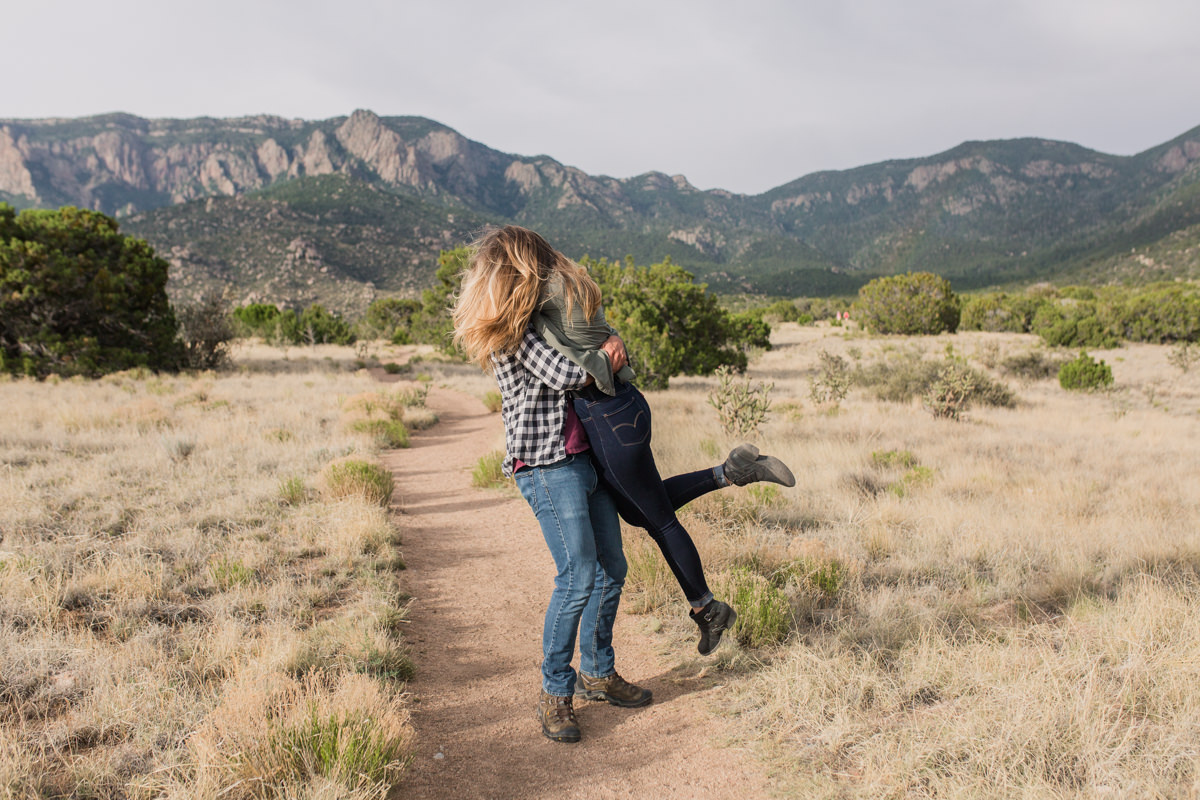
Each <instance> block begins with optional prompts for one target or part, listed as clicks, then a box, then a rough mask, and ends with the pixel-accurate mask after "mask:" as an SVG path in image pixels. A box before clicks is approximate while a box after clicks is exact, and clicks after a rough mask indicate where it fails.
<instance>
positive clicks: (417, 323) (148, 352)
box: [0, 203, 770, 388]
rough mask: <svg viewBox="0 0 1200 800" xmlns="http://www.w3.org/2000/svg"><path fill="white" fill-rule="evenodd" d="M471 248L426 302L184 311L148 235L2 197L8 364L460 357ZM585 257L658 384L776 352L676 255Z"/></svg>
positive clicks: (441, 276)
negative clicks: (455, 316) (361, 343)
mask: <svg viewBox="0 0 1200 800" xmlns="http://www.w3.org/2000/svg"><path fill="white" fill-rule="evenodd" d="M468 256H469V254H468V251H467V249H466V248H465V247H460V248H457V249H455V250H450V251H445V252H443V253H442V254H441V256H440V257H439V259H438V266H437V270H436V272H435V275H434V284H433V286H431V287H430V288H428V289H426V290H425V291H424V292H423V293H422V296H421V297H420V298H419V299H417V298H384V299H380V300H377V301H375V302H374V303H372V304H371V306H370V307H369V308H368V309H367V311H366V313H365V314H363V316H362V317H361V318H360V319H357V320H353V321H351V320H348V319H346V318H345V317H343V316H342V315H341V314H338V313H336V312H334V311H331V310H329V309H326V308H325V307H324V306H322V305H319V304H313V305H310V306H308V307H307V308H302V309H288V308H279V307H277V306H275V305H271V304H266V303H251V304H247V305H244V306H240V307H236V308H231V307H229V306H228V305H227V304H226V303H225V302H224V300H223V299H222V298H221V297H220V296H219V295H210V296H208V297H206V298H204V299H203V300H201V301H200V302H198V303H194V304H192V305H183V306H172V304H171V303H170V302H169V300H168V298H167V294H166V285H167V277H168V268H169V265H168V264H167V262H166V261H164V260H163V259H162V258H159V257H158V256H157V255H155V253H154V251H153V248H151V247H150V245H148V244H147V243H146V242H145V241H143V240H141V239H136V238H133V237H129V236H125V235H122V234H121V233H120V231H119V227H118V224H117V222H116V220H114V219H112V218H111V217H108V216H106V215H104V214H101V213H99V212H96V211H88V210H84V209H78V208H72V207H64V208H61V209H57V210H26V211H22V212H20V213H19V214H18V213H16V212H15V211H14V210H13V209H12V208H11V207H10V206H8V205H5V204H2V203H0V373H9V374H14V375H26V376H31V377H37V378H44V377H47V376H49V375H63V376H69V375H84V376H97V375H102V374H105V373H108V372H113V371H119V370H124V369H129V368H133V367H145V368H149V369H154V370H179V369H185V368H199V369H206V368H212V367H217V366H220V364H221V363H222V362H223V361H224V360H225V359H226V357H227V355H228V349H229V343H230V341H231V340H233V339H234V338H235V337H238V336H260V337H262V338H264V339H265V340H267V341H268V342H271V343H274V344H279V345H304V344H309V345H315V344H326V343H329V344H351V343H353V342H355V341H356V340H357V339H371V340H377V339H386V340H389V341H391V342H394V343H397V344H409V343H423V344H431V345H435V346H437V347H439V348H441V349H443V350H445V351H447V352H453V349H452V348H453V345H452V343H451V327H452V324H451V320H450V306H451V304H452V303H453V300H454V297H455V295H456V293H457V291H458V288H459V284H460V281H461V278H462V272H463V270H464V268H465V267H466V264H467V259H468ZM583 262H584V264H585V266H587V267H588V269H589V270H590V271H591V273H592V275H593V276H594V277H595V278H596V280H597V282H598V283H599V284H600V286H601V289H602V291H603V294H604V299H605V305H606V309H607V313H608V318H609V321H610V323H611V324H612V325H613V326H614V327H616V328H617V329H618V330H620V331H621V333H622V337H623V338H624V339H625V342H626V347H627V348H628V350H629V353H630V357H631V359H632V360H633V362H634V363H635V364H636V365H637V369H638V371H639V373H640V375H641V383H642V385H643V386H645V387H647V388H663V387H665V386H666V385H667V381H668V380H669V379H670V377H672V376H673V375H678V374H681V373H687V374H710V373H711V372H713V371H714V370H715V369H717V367H720V366H723V365H726V366H731V367H733V368H734V369H738V370H744V369H745V367H746V363H747V352H748V351H749V350H751V349H752V348H768V347H770V343H769V341H768V337H769V335H770V326H769V324H768V323H766V322H765V321H764V320H763V318H762V314H761V313H756V312H745V313H734V312H730V311H727V310H725V309H724V308H722V307H721V305H720V303H719V301H718V299H717V297H716V296H715V295H713V294H711V293H709V292H708V291H707V287H706V286H705V285H704V284H702V283H696V282H695V280H694V278H693V276H692V275H691V273H688V272H687V271H685V270H683V269H682V268H680V267H678V266H676V265H675V264H672V263H671V262H670V260H669V259H668V260H665V261H663V262H661V263H658V264H651V265H649V266H638V265H636V264H635V263H633V261H632V259H627V260H626V261H624V262H621V263H610V262H608V261H606V260H599V261H597V260H592V259H586V258H585V259H584V260H583Z"/></svg>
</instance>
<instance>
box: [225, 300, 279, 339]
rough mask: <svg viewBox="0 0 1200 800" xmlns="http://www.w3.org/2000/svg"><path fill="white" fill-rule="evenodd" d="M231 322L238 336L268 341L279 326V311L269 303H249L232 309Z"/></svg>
mask: <svg viewBox="0 0 1200 800" xmlns="http://www.w3.org/2000/svg"><path fill="white" fill-rule="evenodd" d="M233 320H234V325H235V327H236V328H237V329H238V331H237V332H238V334H239V335H240V336H261V337H263V338H264V339H270V338H271V337H272V336H273V335H274V333H275V326H276V325H278V324H279V309H278V308H276V307H275V306H273V305H270V304H269V303H250V304H249V305H245V306H241V307H240V308H235V309H233Z"/></svg>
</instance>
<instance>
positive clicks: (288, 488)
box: [279, 477, 307, 506]
mask: <svg viewBox="0 0 1200 800" xmlns="http://www.w3.org/2000/svg"><path fill="white" fill-rule="evenodd" d="M306 496H307V492H306V491H305V489H304V481H302V480H300V479H299V478H296V477H291V478H285V479H283V480H282V481H280V482H279V500H280V502H282V503H283V504H284V505H289V506H298V505H300V504H301V503H303V502H304V500H305V497H306Z"/></svg>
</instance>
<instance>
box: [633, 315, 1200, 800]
mask: <svg viewBox="0 0 1200 800" xmlns="http://www.w3.org/2000/svg"><path fill="white" fill-rule="evenodd" d="M775 340H776V342H777V347H776V349H775V350H773V351H771V352H769V353H766V354H764V355H763V356H762V357H761V358H760V359H759V360H758V361H757V362H756V363H755V364H754V365H753V366H752V368H751V370H750V373H749V376H750V377H751V379H756V380H763V381H771V382H774V385H775V388H774V390H773V393H772V399H773V401H774V403H775V408H776V409H781V408H782V410H781V411H779V412H776V413H772V414H771V416H770V417H769V418H768V422H767V423H766V425H765V426H764V428H763V434H762V439H761V441H760V442H759V444H760V445H761V446H762V448H763V450H764V451H765V452H771V453H774V454H775V455H778V456H780V457H781V458H783V459H784V460H785V461H786V462H787V463H788V464H789V465H790V466H791V467H792V469H793V470H794V471H795V473H796V477H797V486H796V487H794V488H791V489H782V490H780V491H778V492H767V493H763V492H761V491H759V492H758V493H755V492H752V491H750V490H749V489H737V488H735V489H730V490H726V491H723V492H720V493H717V494H714V495H709V496H707V497H705V498H702V499H700V500H698V501H696V502H695V503H693V504H692V505H691V506H689V508H688V509H686V510H685V511H684V512H683V519H684V522H685V525H687V527H688V529H689V530H690V531H691V532H692V533H693V536H694V537H695V538H696V539H697V544H698V546H699V548H700V550H701V554H702V555H703V556H704V559H705V564H706V567H707V569H708V572H709V575H710V582H711V583H712V584H714V586H715V587H719V589H720V590H721V591H725V592H729V593H731V594H732V593H733V592H734V591H735V588H733V587H732V585H731V583H730V581H731V579H734V578H736V579H738V580H741V581H742V582H743V584H745V585H746V586H750V585H751V583H748V581H750V582H753V580H752V579H751V578H750V577H749V576H751V575H754V576H758V577H759V580H758V581H757V582H753V587H752V588H753V589H754V591H758V592H765V591H767V589H768V588H770V587H774V588H776V589H777V590H778V591H780V592H782V594H783V595H784V596H785V597H786V598H787V602H788V603H789V606H790V617H791V619H790V626H789V627H790V633H789V634H788V635H787V638H786V639H785V640H784V641H783V642H782V643H780V644H778V645H776V646H774V647H766V648H764V649H759V650H757V651H755V652H754V653H753V655H754V658H753V659H752V660H751V661H752V663H754V664H756V665H761V668H759V667H755V668H753V669H749V670H748V671H746V672H744V673H742V674H741V677H739V678H737V679H736V681H735V684H734V686H735V688H734V690H733V694H734V697H735V705H736V715H737V717H738V719H739V720H740V721H741V723H742V724H743V725H744V728H743V730H744V731H745V735H746V737H747V738H749V739H751V740H753V741H756V742H758V743H759V744H760V745H762V747H763V749H764V752H766V753H768V754H769V756H770V758H772V759H774V760H777V761H778V762H779V763H780V765H781V766H782V767H783V770H782V772H783V773H784V774H788V775H792V776H795V777H794V780H792V787H791V788H792V789H793V790H794V791H795V793H796V794H797V795H798V796H804V797H864V798H865V797H871V798H875V797H933V796H938V797H1031V798H1032V797H1054V798H1060V797H1080V798H1082V797H1127V796H1138V797H1187V796H1192V797H1194V796H1196V793H1197V791H1198V790H1200V747H1197V744H1196V743H1197V742H1198V741H1200V621H1198V620H1200V616H1198V614H1197V612H1198V611H1200V609H1198V608H1197V599H1196V598H1197V596H1198V595H1197V590H1198V589H1200V484H1197V483H1196V480H1195V475H1196V463H1197V462H1196V453H1197V452H1200V376H1197V375H1194V374H1191V373H1187V374H1181V373H1180V372H1179V370H1176V369H1173V368H1172V367H1171V366H1170V365H1169V363H1168V361H1167V355H1168V352H1169V348H1166V347H1155V346H1148V345H1136V346H1129V347H1126V348H1122V349H1118V350H1113V351H1106V352H1098V353H1095V354H1094V355H1096V357H1097V358H1103V359H1104V360H1105V361H1107V362H1108V363H1109V364H1110V365H1112V367H1113V372H1114V376H1115V378H1116V382H1117V391H1116V392H1115V393H1108V394H1103V393H1102V394H1094V395H1079V394H1077V393H1068V392H1065V391H1063V390H1062V389H1061V388H1060V387H1059V386H1058V384H1057V380H1055V378H1054V377H1049V378H1046V379H1043V380H1030V381H1027V382H1025V383H1023V384H1022V383H1016V382H1012V381H1011V379H1009V382H1010V385H1011V387H1012V388H1013V389H1014V391H1015V392H1016V394H1017V398H1018V405H1017V407H1015V408H1012V409H1004V408H987V407H979V408H973V409H971V410H970V411H968V412H967V414H966V416H965V421H960V422H954V421H950V420H945V419H935V418H934V417H933V416H932V415H931V414H930V413H929V412H928V411H926V410H924V409H923V408H922V407H921V406H920V405H919V403H917V402H914V403H912V404H894V403H886V402H883V401H879V400H876V399H874V398H873V395H871V394H869V393H867V392H866V391H864V390H862V389H852V390H851V393H850V395H849V396H848V397H847V398H846V399H845V400H844V401H842V402H841V403H840V405H839V407H837V408H828V407H824V408H822V407H814V406H813V405H811V403H810V402H808V401H807V397H808V394H809V391H808V389H809V381H810V380H811V377H812V376H814V375H815V374H816V373H817V370H818V367H819V363H818V353H819V351H821V350H823V349H824V350H827V351H829V352H831V353H834V354H837V355H841V356H843V357H845V358H846V359H847V360H848V361H849V362H850V363H851V364H852V365H853V364H855V363H860V364H864V365H866V364H869V363H872V362H874V361H876V360H878V359H881V358H883V357H885V356H886V355H887V353H888V352H890V351H897V350H902V349H907V348H910V347H916V348H920V349H922V350H924V351H925V352H927V353H928V356H929V357H930V358H935V357H940V356H941V355H942V354H943V352H944V348H945V346H946V344H948V343H952V345H953V348H954V351H955V352H956V353H958V354H960V355H966V356H968V358H969V359H970V363H971V364H972V366H975V367H976V368H980V369H986V368H987V366H988V365H989V364H991V365H995V366H999V365H1000V364H1001V363H1002V362H1003V361H1004V359H1006V358H1008V357H1011V356H1014V355H1019V354H1022V353H1028V352H1029V351H1031V350H1034V349H1037V347H1038V345H1037V343H1036V340H1035V339H1034V338H1032V337H1027V336H1018V335H1003V334H963V335H957V336H953V337H949V336H942V337H935V338H928V339H907V340H906V339H896V338H885V337H879V338H871V337H866V336H863V335H862V334H857V333H855V332H853V331H846V330H842V329H837V328H798V327H795V326H784V327H783V329H782V330H781V331H778V332H777V334H776V336H775ZM990 374H991V375H992V376H993V377H996V378H999V379H1001V380H1004V376H1003V374H1002V373H1000V372H998V371H991V372H990ZM713 385H714V382H713V381H711V380H706V379H695V378H690V379H676V380H675V381H673V382H672V387H673V388H672V389H671V390H670V391H668V392H666V393H659V394H654V395H652V396H651V397H650V402H651V405H652V407H653V408H654V411H655V438H654V441H655V452H656V457H657V458H658V460H659V464H660V467H661V468H662V469H663V472H664V474H670V473H671V472H674V471H684V470H690V469H695V468H697V467H699V466H701V465H704V464H709V463H713V462H715V461H716V460H719V459H720V458H721V457H722V456H723V455H724V453H725V452H726V451H727V449H728V448H729V446H731V445H732V444H734V442H732V441H730V440H728V439H726V438H725V437H724V436H723V435H722V434H721V431H720V427H719V424H718V421H717V418H716V414H715V413H714V412H713V411H712V410H711V409H709V410H707V412H706V411H705V408H704V397H705V394H706V393H707V392H708V391H710V390H711V387H712V386H713ZM638 537H641V538H645V537H644V536H642V534H641V533H640V532H630V533H628V534H627V538H626V540H627V542H630V543H631V545H630V546H629V549H630V550H631V552H633V553H634V554H635V558H634V559H631V560H632V561H634V562H636V554H638V553H639V552H640V548H641V545H640V544H639V543H637V538H638ZM643 574H645V575H648V576H649V577H648V579H644V578H643ZM668 577H669V576H668ZM661 578H662V575H661V574H656V573H655V572H654V571H653V570H649V569H644V568H643V569H640V570H634V572H633V573H632V579H631V582H630V586H629V589H628V591H629V593H630V598H631V602H630V603H629V604H628V605H627V607H631V608H637V609H639V610H655V609H656V608H659V607H661V606H662V604H663V603H664V602H670V603H671V604H672V611H674V610H678V611H679V612H680V613H679V614H678V615H677V616H678V618H679V620H680V621H679V622H678V623H677V632H678V634H679V635H681V636H682V635H686V634H690V633H691V631H690V630H688V629H687V626H686V623H685V622H683V621H682V602H681V598H680V597H679V595H678V590H677V589H675V593H674V595H673V596H671V597H669V598H666V599H664V594H666V592H664V589H663V586H662V581H661ZM746 591H748V590H746ZM743 602H746V601H743ZM764 619H767V618H766V617H764ZM768 621H769V620H768ZM739 638H741V639H742V640H743V642H746V641H749V640H752V639H753V637H750V636H749V635H748V634H746V633H743V634H742V635H741V636H740V637H739ZM767 638H768V640H769V639H770V637H767ZM727 659H728V657H727ZM739 663H743V664H744V663H746V662H745V660H744V659H743V661H741V662H739ZM726 699H728V698H726ZM723 702H725V701H723Z"/></svg>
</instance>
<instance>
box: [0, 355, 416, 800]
mask: <svg viewBox="0 0 1200 800" xmlns="http://www.w3.org/2000/svg"><path fill="white" fill-rule="evenodd" d="M283 355H284V354H281V353H280V352H279V351H273V350H269V349H266V348H259V349H257V350H255V349H253V348H248V349H247V348H243V350H242V351H241V352H240V353H239V357H238V363H239V369H238V370H236V371H234V372H227V373H221V374H200V375H191V376H175V377H157V376H154V375H151V374H148V373H137V372H134V373H123V374H119V375H113V376H110V377H107V378H104V379H102V380H99V381H92V382H88V381H65V382H61V381H48V382H45V383H34V382H29V381H7V382H2V383H0V408H2V409H3V410H4V413H3V415H2V416H0V534H2V537H0V797H14V798H26V797H30V798H32V797H179V798H215V797H222V798H227V797H229V798H237V797H261V796H267V795H270V796H296V797H300V796H303V797H355V798H366V797H380V796H382V794H383V793H384V790H385V788H386V787H387V786H388V785H389V784H390V783H391V782H392V781H393V780H394V779H395V777H396V776H397V775H398V774H399V773H400V771H401V770H403V768H404V766H405V764H406V761H407V757H408V752H409V749H410V748H409V745H410V742H411V737H412V735H413V732H412V730H411V727H410V725H409V723H408V715H407V711H406V709H405V708H404V706H403V699H402V693H401V690H402V689H403V682H404V681H405V680H406V679H407V678H408V677H409V675H410V673H411V669H412V665H411V664H410V663H409V661H408V658H407V655H406V653H405V649H404V645H403V642H402V639H401V636H400V631H401V630H402V628H403V623H404V621H405V610H406V609H405V604H406V597H405V595H404V593H403V588H402V583H401V577H402V575H403V573H402V570H403V567H404V563H403V560H402V557H401V552H400V549H399V545H400V541H399V535H398V531H397V530H396V529H395V527H394V525H393V522H392V519H391V518H390V515H389V510H388V505H387V503H388V498H389V497H390V494H391V488H392V487H391V482H392V478H391V474H390V473H388V472H386V471H384V470H382V469H381V468H380V467H378V466H377V464H376V463H375V459H374V454H375V452H376V451H377V449H378V447H379V446H380V441H379V437H378V430H379V427H380V425H375V424H374V423H380V424H382V425H383V426H384V427H385V428H386V429H387V430H389V431H395V430H398V429H399V428H402V427H403V426H404V424H405V420H406V418H408V417H412V418H414V419H416V420H418V421H419V422H420V425H422V426H423V425H427V424H429V423H430V422H431V421H432V420H430V419H429V415H428V413H427V412H424V410H423V409H419V408H410V407H409V406H407V405H405V402H406V401H407V402H413V399H412V398H413V395H414V392H413V388H415V387H416V386H418V385H419V384H411V385H410V388H409V391H408V393H407V394H406V393H405V391H404V387H405V386H406V385H405V384H396V385H394V386H390V387H387V386H384V385H383V384H380V383H377V382H375V381H373V380H372V379H371V378H370V377H369V376H368V375H366V374H365V373H363V372H358V371H356V368H355V366H354V364H353V363H352V357H353V354H352V353H350V351H349V350H348V349H347V348H341V349H329V350H326V351H323V350H322V349H321V348H317V349H315V350H304V351H297V350H293V351H291V352H290V353H288V354H286V355H288V356H289V357H288V358H287V359H286V360H284V359H283V358H282V356H283ZM417 393H419V392H417ZM422 397H423V395H422ZM398 426H399V427H398Z"/></svg>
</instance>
